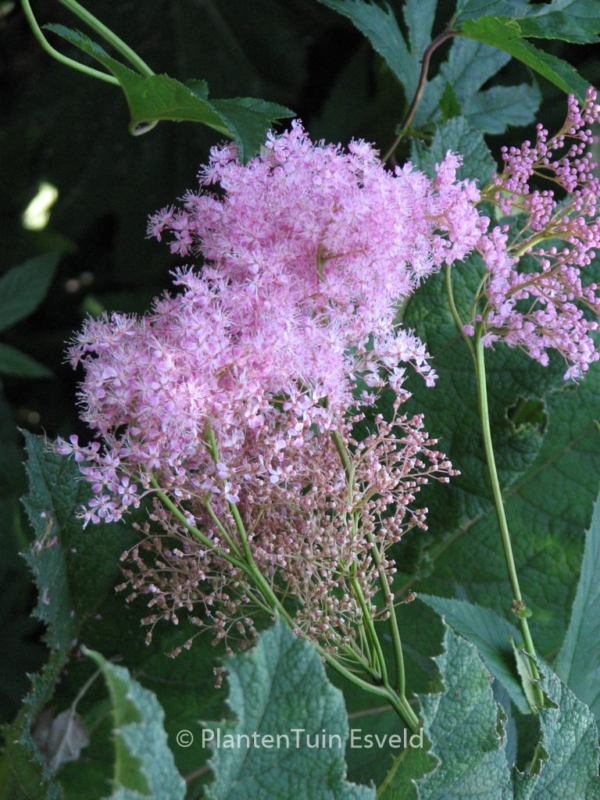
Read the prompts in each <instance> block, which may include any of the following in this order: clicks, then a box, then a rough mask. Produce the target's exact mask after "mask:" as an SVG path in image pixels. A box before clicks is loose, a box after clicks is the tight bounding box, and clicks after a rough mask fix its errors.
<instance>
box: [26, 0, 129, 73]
mask: <svg viewBox="0 0 600 800" xmlns="http://www.w3.org/2000/svg"><path fill="white" fill-rule="evenodd" d="M21 5H22V7H23V12H24V14H25V17H26V19H27V21H28V23H29V27H30V28H31V30H32V32H33V35H34V36H35V38H36V39H37V40H38V42H39V43H40V45H41V47H42V49H43V50H45V51H46V53H48V55H50V56H52V58H54V59H55V60H56V61H59V62H60V63H61V64H64V65H65V66H67V67H71V69H76V70H78V71H79V72H83V73H84V75H88V76H90V77H91V78H97V79H98V80H100V81H105V82H106V83H112V84H113V85H114V86H118V85H119V81H118V80H117V79H116V78H115V77H114V75H109V74H108V73H107V72H101V71H100V70H98V69H94V68H93V67H86V65H85V64H80V63H79V62H78V61H74V60H73V59H72V58H68V57H67V56H64V55H63V54H62V53H61V52H60V51H59V50H56V49H55V48H54V47H52V45H51V44H50V42H49V41H48V40H47V39H46V37H45V36H44V34H43V32H42V29H41V28H40V26H39V25H38V23H37V20H36V18H35V16H34V14H33V11H32V9H31V5H30V4H29V0H21Z"/></svg>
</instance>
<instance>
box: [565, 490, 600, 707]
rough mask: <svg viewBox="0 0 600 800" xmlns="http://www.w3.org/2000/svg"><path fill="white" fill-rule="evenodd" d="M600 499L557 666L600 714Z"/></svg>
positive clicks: (588, 535)
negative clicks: (599, 578) (599, 577)
mask: <svg viewBox="0 0 600 800" xmlns="http://www.w3.org/2000/svg"><path fill="white" fill-rule="evenodd" d="M599 574H600V498H599V499H598V500H596V504H595V505H594V514H593V516H592V523H591V525H590V528H589V530H588V532H587V535H586V542H585V550H584V554H583V562H582V564H581V572H580V578H579V584H578V586H577V594H576V596H575V601H574V602H573V608H572V609H571V620H570V622H569V627H568V629H567V634H566V636H565V640H564V642H563V645H562V647H561V649H560V653H559V654H558V657H557V659H556V663H555V665H554V669H555V671H556V674H557V675H558V676H559V678H561V679H562V680H563V681H564V682H565V683H566V684H567V686H568V687H569V688H570V689H571V691H572V692H573V693H574V694H575V695H576V696H577V697H578V698H579V699H580V700H581V701H582V702H584V703H586V704H587V705H588V706H589V708H590V709H591V710H592V712H593V713H594V715H595V717H596V719H598V718H599V717H600V581H599V580H598V575H599Z"/></svg>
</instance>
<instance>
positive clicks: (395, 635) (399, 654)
mask: <svg viewBox="0 0 600 800" xmlns="http://www.w3.org/2000/svg"><path fill="white" fill-rule="evenodd" d="M332 438H333V441H334V443H335V447H336V450H337V452H338V454H339V456H340V460H341V462H342V465H343V467H344V470H345V472H346V478H347V480H348V489H349V492H350V499H352V489H353V484H354V465H353V464H352V459H351V458H350V454H349V453H348V449H347V448H346V445H345V443H344V440H343V439H342V437H341V436H340V434H339V433H338V432H337V431H334V432H333V433H332ZM367 541H368V542H369V544H370V545H371V554H372V557H373V561H374V562H375V566H376V567H377V572H378V576H379V585H380V587H381V592H382V594H383V597H384V600H385V604H386V607H387V609H388V611H389V617H388V624H389V628H390V634H391V639H392V648H393V651H394V661H395V665H396V690H394V689H392V688H391V687H390V686H389V683H388V678H387V670H386V667H385V659H384V656H383V651H382V649H381V644H380V642H379V637H378V636H377V631H376V630H375V626H374V624H373V619H372V617H371V614H370V611H369V608H368V606H367V604H366V602H365V599H364V596H363V593H362V590H361V589H360V585H359V584H358V581H356V580H353V588H354V591H355V594H356V596H357V598H358V601H359V604H360V606H361V609H362V612H363V618H364V620H365V624H366V627H367V631H368V633H369V638H370V639H371V641H372V643H373V646H374V648H375V653H376V655H377V658H378V660H379V661H380V664H381V675H382V680H383V683H384V686H385V687H386V689H387V690H388V691H389V692H390V695H393V696H394V698H395V700H396V704H397V706H398V707H396V705H394V708H396V711H398V708H400V707H401V708H402V709H403V713H401V712H400V711H398V713H400V716H401V717H402V719H403V720H404V721H405V722H406V723H407V724H408V726H409V727H410V728H411V730H413V731H415V732H416V731H418V730H419V720H418V717H417V716H416V714H415V713H414V711H413V710H412V708H411V707H410V705H409V703H408V700H407V699H406V676H405V670H404V653H403V651H402V640H401V638H400V629H399V627H398V620H397V618H396V612H395V609H394V600H393V595H392V592H391V590H390V586H389V583H388V580H387V575H386V574H385V570H384V569H383V567H382V566H381V563H382V559H381V555H380V553H379V550H378V548H377V546H376V544H375V542H374V540H373V537H372V535H371V534H367Z"/></svg>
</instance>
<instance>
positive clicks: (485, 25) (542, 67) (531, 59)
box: [457, 16, 588, 102]
mask: <svg viewBox="0 0 600 800" xmlns="http://www.w3.org/2000/svg"><path fill="white" fill-rule="evenodd" d="M457 33H458V34H459V35H461V36H466V37H467V38H469V39H474V40H476V41H478V42H483V43H484V44H488V45H491V46H492V47H496V48H498V49H499V50H502V51H504V52H505V53H508V54H509V55H511V56H512V57H513V58H516V59H518V60H519V61H522V62H523V63H524V64H526V65H527V66H528V67H530V68H531V69H533V70H535V71H536V72H538V73H539V74H540V75H542V76H543V77H544V78H546V79H547V80H549V81H550V82H551V83H553V84H554V85H555V86H558V88H559V89H561V90H562V91H563V92H566V93H567V94H574V95H575V97H576V98H577V99H578V100H579V101H580V102H583V100H584V99H585V95H586V92H587V88H588V83H587V81H585V80H584V79H583V78H582V77H581V76H580V75H579V73H578V72H577V70H575V69H574V67H572V66H571V65H570V64H568V63H567V62H566V61H563V60H562V59H560V58H557V57H556V56H553V55H551V54H550V53H546V52H544V50H539V49H538V48H536V47H534V46H533V45H532V44H531V43H530V42H528V41H526V40H525V38H524V36H525V35H526V34H525V32H524V31H523V29H522V28H521V26H520V24H519V22H517V21H516V20H514V19H512V18H510V17H487V16H482V17H479V18H478V19H476V20H472V19H465V20H464V21H463V22H462V23H461V24H460V25H459V26H458V29H457Z"/></svg>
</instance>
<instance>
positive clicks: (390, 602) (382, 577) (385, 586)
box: [367, 533, 406, 698]
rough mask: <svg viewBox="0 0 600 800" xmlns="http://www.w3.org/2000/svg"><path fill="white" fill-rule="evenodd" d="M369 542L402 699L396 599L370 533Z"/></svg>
mask: <svg viewBox="0 0 600 800" xmlns="http://www.w3.org/2000/svg"><path fill="white" fill-rule="evenodd" d="M367 540H368V542H369V544H370V545H371V554H372V556H373V561H374V562H375V566H376V567H377V571H378V574H379V585H380V586H381V593H382V594H383V598H384V600H385V604H386V607H387V608H388V611H389V617H388V624H389V627H390V634H391V637H392V648H393V650H394V661H395V662H396V688H397V690H398V694H399V695H400V697H403V698H405V697H406V676H405V672H404V653H403V652H402V639H401V638H400V628H399V627H398V620H397V618H396V610H395V608H394V597H393V595H392V592H391V589H390V585H389V583H388V580H387V575H386V574H385V570H384V569H383V568H382V566H381V555H380V553H379V550H378V549H377V546H376V544H375V542H374V541H373V536H372V535H371V534H370V533H368V534H367Z"/></svg>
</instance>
